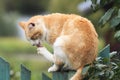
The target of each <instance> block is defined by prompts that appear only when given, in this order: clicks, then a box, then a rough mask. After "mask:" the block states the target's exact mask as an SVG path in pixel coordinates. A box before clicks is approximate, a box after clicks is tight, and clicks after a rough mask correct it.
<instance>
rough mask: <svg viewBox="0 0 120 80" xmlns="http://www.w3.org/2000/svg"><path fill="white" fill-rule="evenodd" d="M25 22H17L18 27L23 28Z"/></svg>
mask: <svg viewBox="0 0 120 80" xmlns="http://www.w3.org/2000/svg"><path fill="white" fill-rule="evenodd" d="M25 24H26V22H23V21H22V22H19V25H20V27H22V28H23V29H25Z"/></svg>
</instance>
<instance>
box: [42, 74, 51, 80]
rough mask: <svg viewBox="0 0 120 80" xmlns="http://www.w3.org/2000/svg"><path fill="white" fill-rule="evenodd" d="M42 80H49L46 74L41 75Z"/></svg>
mask: <svg viewBox="0 0 120 80" xmlns="http://www.w3.org/2000/svg"><path fill="white" fill-rule="evenodd" d="M42 80H51V79H50V78H49V77H48V76H47V75H46V74H44V73H42Z"/></svg>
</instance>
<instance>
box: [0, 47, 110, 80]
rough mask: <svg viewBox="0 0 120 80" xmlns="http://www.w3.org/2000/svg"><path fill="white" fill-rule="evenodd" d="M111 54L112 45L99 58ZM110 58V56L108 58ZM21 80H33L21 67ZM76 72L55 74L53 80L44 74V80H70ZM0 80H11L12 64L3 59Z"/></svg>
mask: <svg viewBox="0 0 120 80" xmlns="http://www.w3.org/2000/svg"><path fill="white" fill-rule="evenodd" d="M109 53H110V45H107V46H106V47H105V48H104V49H103V50H101V51H100V53H99V56H102V57H107V56H108V55H107V54H109ZM108 57H109V56H108ZM20 73H21V80H31V71H30V70H28V69H27V68H26V67H25V66H23V65H21V72H20ZM74 73H75V72H74V71H68V72H53V73H52V74H53V76H52V79H51V78H49V77H48V76H47V75H46V74H44V73H42V80H69V79H70V78H71V76H73V75H74ZM0 80H10V64H9V63H8V62H7V61H5V60H4V59H3V58H0ZM38 80H39V79H38Z"/></svg>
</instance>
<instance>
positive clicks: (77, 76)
mask: <svg viewBox="0 0 120 80" xmlns="http://www.w3.org/2000/svg"><path fill="white" fill-rule="evenodd" d="M82 69H83V67H80V68H78V69H77V72H76V73H75V75H73V77H72V78H71V79H70V80H82V75H81V74H82Z"/></svg>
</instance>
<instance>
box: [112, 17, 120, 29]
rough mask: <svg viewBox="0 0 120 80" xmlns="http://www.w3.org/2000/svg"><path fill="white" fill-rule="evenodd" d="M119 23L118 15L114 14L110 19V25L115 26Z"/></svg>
mask: <svg viewBox="0 0 120 80" xmlns="http://www.w3.org/2000/svg"><path fill="white" fill-rule="evenodd" d="M119 24H120V17H118V16H116V17H114V18H113V19H112V20H111V21H110V25H111V27H116V26H117V25H119Z"/></svg>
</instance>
